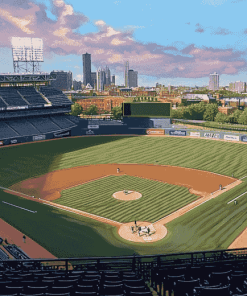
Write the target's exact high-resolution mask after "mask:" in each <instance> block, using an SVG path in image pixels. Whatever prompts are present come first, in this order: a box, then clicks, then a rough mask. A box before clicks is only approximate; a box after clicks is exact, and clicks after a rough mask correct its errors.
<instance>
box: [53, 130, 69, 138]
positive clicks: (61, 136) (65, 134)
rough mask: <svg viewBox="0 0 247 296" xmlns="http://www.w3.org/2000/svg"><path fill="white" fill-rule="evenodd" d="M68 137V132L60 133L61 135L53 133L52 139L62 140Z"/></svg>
mask: <svg viewBox="0 0 247 296" xmlns="http://www.w3.org/2000/svg"><path fill="white" fill-rule="evenodd" d="M68 136H70V131H67V132H62V133H54V138H63V137H68Z"/></svg>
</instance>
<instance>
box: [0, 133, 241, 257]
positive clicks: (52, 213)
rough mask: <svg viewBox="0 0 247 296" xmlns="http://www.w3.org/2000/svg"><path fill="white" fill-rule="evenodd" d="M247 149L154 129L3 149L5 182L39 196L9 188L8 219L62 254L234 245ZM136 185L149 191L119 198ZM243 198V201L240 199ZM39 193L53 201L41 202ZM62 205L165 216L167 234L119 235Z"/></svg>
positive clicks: (4, 197) (127, 215)
mask: <svg viewBox="0 0 247 296" xmlns="http://www.w3.org/2000/svg"><path fill="white" fill-rule="evenodd" d="M246 149H247V146H246V145H245V144H240V143H239V144H238V143H229V142H222V141H213V140H204V139H190V138H176V137H148V136H130V137H128V136H94V137H81V138H65V139H60V140H54V141H47V142H37V143H30V144H24V145H17V146H11V147H2V148H1V149H0V160H1V167H0V186H2V187H5V188H12V189H14V190H17V191H19V192H23V193H25V194H28V195H34V196H35V199H33V200H32V199H26V198H23V197H20V196H16V195H13V194H11V193H7V192H5V191H4V190H1V191H0V192H1V193H0V203H1V207H0V218H2V219H3V220H4V221H6V222H8V223H9V224H11V225H13V226H14V227H15V228H17V229H18V230H20V231H21V232H22V233H25V234H26V235H27V236H28V237H30V238H32V239H33V240H34V241H35V242H37V243H38V244H40V245H41V246H43V247H44V248H45V249H47V250H48V251H49V252H50V253H52V254H53V255H55V256H56V257H80V256H118V255H132V254H133V253H138V254H158V253H171V252H186V251H197V250H198V251H200V250H211V249H224V248H228V247H229V245H231V243H232V242H233V241H234V240H235V239H236V238H237V237H238V236H239V234H240V233H241V232H242V231H243V230H244V229H245V228H246V227H247V213H246V211H245V208H246V201H247V194H246V195H245V194H243V193H245V192H246V191H247V184H246V182H245V180H246V179H245V178H243V177H245V176H247V157H246ZM118 167H119V168H120V173H119V174H118V173H117V171H116V168H118ZM240 178H241V179H242V178H243V179H242V182H241V184H239V185H237V186H235V187H233V188H232V189H230V190H228V191H226V192H224V190H223V191H222V194H220V195H218V196H216V197H215V198H212V199H210V200H208V201H207V202H204V203H201V204H200V205H199V204H198V206H197V207H195V208H191V210H190V211H187V212H186V213H184V214H181V215H178V216H177V217H176V218H174V219H170V220H167V219H166V220H164V219H165V218H166V217H167V216H169V215H172V214H173V213H175V212H176V211H179V209H181V208H183V207H186V206H187V207H188V206H190V205H191V204H192V203H196V202H197V201H198V200H200V198H204V197H207V196H210V194H211V193H212V192H215V191H218V189H219V184H221V185H222V186H223V188H224V187H227V186H229V185H230V184H233V183H234V182H235V183H236V181H237V180H238V179H240ZM126 189H127V190H133V191H137V192H140V193H141V194H142V197H141V198H140V199H137V200H131V201H127V200H126V201H123V200H116V199H114V198H113V197H112V195H113V194H114V192H117V191H121V190H126ZM241 194H243V195H242V196H241V197H239V196H240V195H241ZM237 197H239V198H238V199H237V204H235V203H234V202H230V201H232V200H233V199H235V198H237ZM38 198H41V199H42V200H46V201H48V200H49V201H50V202H51V203H52V205H53V206H51V205H50V204H48V202H47V204H45V203H40V202H37V200H38V201H40V200H39V199H38ZM3 201H4V202H5V203H3ZM6 202H8V203H10V204H11V205H15V207H14V206H11V205H9V204H6ZM229 202H230V203H229ZM54 205H57V207H54ZM16 206H18V207H21V208H24V209H28V210H29V211H26V210H22V209H20V208H17V207H16ZM59 206H66V207H70V208H73V209H75V210H80V211H83V212H86V213H89V214H92V215H96V216H97V217H103V218H105V219H109V220H111V221H115V222H116V225H118V224H117V223H119V224H124V223H129V222H133V221H134V220H138V221H148V222H150V223H154V225H155V223H156V222H157V221H160V220H161V221H163V222H162V223H164V225H165V227H166V229H167V234H166V236H165V237H164V238H162V239H160V240H158V241H156V242H152V243H150V242H149V243H135V242H131V241H128V240H126V239H124V238H123V237H121V236H120V235H119V233H118V227H117V226H116V225H114V223H113V224H111V223H105V222H104V221H103V220H100V219H92V217H90V215H78V214H77V213H76V212H71V211H65V210H64V208H59Z"/></svg>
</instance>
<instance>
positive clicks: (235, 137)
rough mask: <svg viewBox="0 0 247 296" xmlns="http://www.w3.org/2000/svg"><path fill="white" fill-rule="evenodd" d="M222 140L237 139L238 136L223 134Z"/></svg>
mask: <svg viewBox="0 0 247 296" xmlns="http://www.w3.org/2000/svg"><path fill="white" fill-rule="evenodd" d="M224 140H228V141H239V136H233V135H224Z"/></svg>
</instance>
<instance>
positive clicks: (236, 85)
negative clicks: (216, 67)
mask: <svg viewBox="0 0 247 296" xmlns="http://www.w3.org/2000/svg"><path fill="white" fill-rule="evenodd" d="M229 90H230V91H233V92H238V93H244V92H246V82H242V81H236V82H232V83H229Z"/></svg>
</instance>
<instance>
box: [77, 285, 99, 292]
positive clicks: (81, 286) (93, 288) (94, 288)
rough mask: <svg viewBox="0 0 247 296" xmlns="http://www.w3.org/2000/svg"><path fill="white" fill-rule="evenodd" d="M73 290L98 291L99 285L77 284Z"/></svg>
mask: <svg viewBox="0 0 247 296" xmlns="http://www.w3.org/2000/svg"><path fill="white" fill-rule="evenodd" d="M75 291H77V292H98V291H99V287H98V286H83V285H78V286H76V287H75Z"/></svg>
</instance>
